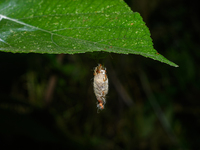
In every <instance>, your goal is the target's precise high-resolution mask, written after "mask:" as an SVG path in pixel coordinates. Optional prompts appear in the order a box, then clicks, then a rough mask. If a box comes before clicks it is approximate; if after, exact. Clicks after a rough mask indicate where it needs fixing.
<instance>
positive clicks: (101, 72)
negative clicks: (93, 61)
mask: <svg viewBox="0 0 200 150" xmlns="http://www.w3.org/2000/svg"><path fill="white" fill-rule="evenodd" d="M93 86H94V94H95V96H96V98H97V108H98V109H100V110H102V109H104V105H105V104H106V94H107V93H108V77H107V75H106V68H103V66H102V65H101V64H99V65H98V66H97V67H95V69H94V83H93Z"/></svg>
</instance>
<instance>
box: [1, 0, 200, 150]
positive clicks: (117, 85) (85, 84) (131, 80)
mask: <svg viewBox="0 0 200 150" xmlns="http://www.w3.org/2000/svg"><path fill="white" fill-rule="evenodd" d="M126 2H127V3H128V4H129V6H130V7H131V8H132V10H133V11H137V12H139V13H140V14H141V16H142V17H143V19H144V21H145V22H146V24H147V26H148V27H149V29H150V32H151V37H152V39H153V43H154V47H155V49H156V50H157V51H158V52H159V53H160V54H162V55H164V56H165V57H166V58H168V59H169V60H171V61H173V62H175V63H176V64H178V65H179V67H178V68H174V67H171V66H168V65H166V64H163V63H160V62H158V61H154V60H152V59H147V58H144V57H142V56H137V55H118V54H109V55H108V56H107V57H106V58H105V59H103V60H102V62H103V63H104V64H105V66H106V68H107V72H108V77H109V86H110V88H109V94H108V96H107V103H106V105H105V110H103V111H101V112H100V113H97V109H96V98H95V95H94V93H93V87H92V80H93V69H94V67H95V66H97V63H98V62H97V61H96V60H94V59H91V58H90V57H88V56H90V55H89V54H79V55H47V54H12V53H3V52H1V53H0V70H1V73H0V145H1V148H0V149H2V148H4V149H8V148H13V147H14V148H15V149H19V148H20V149H23V148H26V149H47V148H48V149H49V148H54V149H67V148H68V149H106V150H107V149H115V150H121V149H138V150H160V149H162V150H176V149H179V150H184V149H188V150H197V149H200V131H199V130H200V129H199V128H200V100H199V99H200V98H199V97H200V79H199V77H200V69H199V64H200V63H199V62H200V59H199V58H200V44H199V40H200V19H199V14H200V13H199V6H198V4H199V1H183V0H182V1H181V0H176V1H175V0H151V1H149V0H132V1H131V0H129V1H128V0H127V1H126Z"/></svg>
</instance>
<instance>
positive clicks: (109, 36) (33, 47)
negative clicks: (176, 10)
mask: <svg viewBox="0 0 200 150" xmlns="http://www.w3.org/2000/svg"><path fill="white" fill-rule="evenodd" d="M0 51H4V52H13V53H31V52H34V53H49V54H60V53H64V54H77V53H86V52H95V51H104V52H112V53H120V54H138V55H142V56H145V57H149V58H152V59H154V60H158V61H161V62H164V63H166V64H169V65H171V66H174V67H177V65H176V64H174V63H173V62H171V61H169V60H167V59H166V58H165V57H163V56H162V55H161V54H159V53H158V52H157V51H156V50H155V49H154V48H153V43H152V40H151V37H150V32H149V29H148V28H147V27H146V25H145V23H144V22H143V20H142V17H141V16H140V14H139V13H134V12H132V11H131V9H130V8H129V7H128V6H127V4H126V3H125V2H124V1H123V0H98V1H93V0H84V1H82V0H74V1H66V0H59V1H54V0H43V1H41V0H29V1H23V0H2V1H1V2H0Z"/></svg>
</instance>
